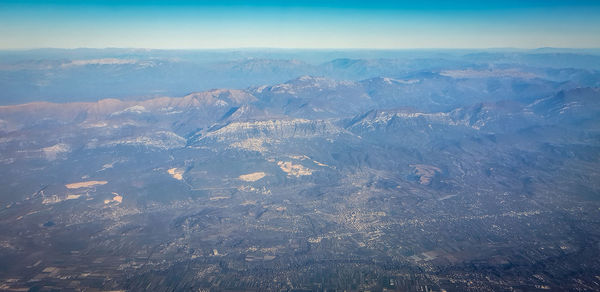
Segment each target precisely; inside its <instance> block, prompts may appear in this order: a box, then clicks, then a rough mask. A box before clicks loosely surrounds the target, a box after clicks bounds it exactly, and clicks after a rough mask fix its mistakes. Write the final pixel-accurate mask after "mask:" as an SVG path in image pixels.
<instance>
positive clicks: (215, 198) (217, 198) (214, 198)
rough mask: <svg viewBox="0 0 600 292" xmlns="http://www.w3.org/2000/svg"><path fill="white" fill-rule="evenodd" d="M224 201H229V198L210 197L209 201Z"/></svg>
mask: <svg viewBox="0 0 600 292" xmlns="http://www.w3.org/2000/svg"><path fill="white" fill-rule="evenodd" d="M225 199H229V197H227V196H217V197H211V198H210V200H211V201H218V200H225Z"/></svg>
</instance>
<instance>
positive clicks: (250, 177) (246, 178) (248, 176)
mask: <svg viewBox="0 0 600 292" xmlns="http://www.w3.org/2000/svg"><path fill="white" fill-rule="evenodd" d="M265 175H266V174H265V173H264V172H262V171H260V172H253V173H249V174H243V175H240V176H239V179H241V180H243V181H257V180H259V179H261V178H263V177H265Z"/></svg>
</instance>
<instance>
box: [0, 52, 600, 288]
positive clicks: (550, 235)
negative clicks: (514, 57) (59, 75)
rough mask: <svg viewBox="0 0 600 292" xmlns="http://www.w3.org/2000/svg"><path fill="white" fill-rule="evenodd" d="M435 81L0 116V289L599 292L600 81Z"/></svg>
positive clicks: (12, 111) (452, 76) (263, 89)
mask: <svg viewBox="0 0 600 292" xmlns="http://www.w3.org/2000/svg"><path fill="white" fill-rule="evenodd" d="M479 57H481V58H484V57H485V56H483V55H481V56H479ZM103 62H108V61H106V60H104V61H103ZM111 62H112V63H115V61H114V60H113V61H111ZM356 62H358V61H356ZM356 62H355V61H351V60H346V61H340V60H338V61H333V62H331V63H328V64H326V65H322V66H324V68H329V67H333V66H337V67H336V68H338V67H339V66H345V67H349V68H354V67H353V66H359V65H360V64H362V65H360V66H363V67H361V68H363V69H364V68H371V67H369V66H375V65H373V62H374V61H371V63H368V62H367V63H360V64H357V63H356ZM365 62H366V61H365ZM380 62H381V60H380ZM387 62H388V63H387V64H389V62H392V61H387ZM396 62H399V61H396ZM112 63H111V64H112ZM277 64H279V65H281V64H280V63H277ZM286 64H288V63H286ZM299 64H302V63H300V62H297V63H292V65H294V66H295V65H299ZM365 64H366V65H365ZM401 64H402V66H405V68H410V64H408V63H401ZM83 65H85V64H83ZM83 65H82V64H73V65H72V66H83ZM88 65H89V64H88ZM119 65H131V64H129V63H122V62H121V63H119ZM367 65H368V66H367ZM438 65H439V66H442V65H443V66H445V67H446V68H448V69H445V70H438V71H437V72H429V73H427V74H425V73H423V72H420V73H415V72H412V73H403V74H394V78H392V77H384V76H385V75H383V76H379V77H374V78H367V79H362V80H352V78H347V79H344V78H335V79H334V78H327V77H315V76H310V75H302V76H300V77H297V78H293V79H291V80H289V81H286V82H282V83H276V84H270V85H262V86H251V87H248V88H246V89H242V90H240V89H217V90H209V91H202V92H196V93H191V94H188V95H185V96H183V97H158V98H152V99H144V100H131V99H126V100H118V99H102V100H99V101H91V102H69V103H50V102H34V103H26V104H19V105H6V106H0V154H1V155H0V205H1V206H0V289H1V290H17V289H30V288H31V289H34V290H38V291H39V290H42V291H45V290H52V289H60V290H84V289H86V290H89V291H95V290H152V291H172V290H190V289H192V290H199V289H213V290H315V291H318V290H325V289H337V290H385V289H387V290H400V291H464V290H473V291H511V290H512V291H515V290H516V291H537V290H545V289H550V290H555V291H564V290H588V291H589V290H600V249H599V248H600V232H599V230H600V201H599V198H600V89H598V87H597V85H598V79H595V77H593V78H591V79H589V78H588V79H586V78H580V79H577V78H575V77H572V76H573V75H569V76H570V77H567V78H563V79H570V80H571V81H569V82H567V81H564V80H558V79H556V78H551V77H550V76H549V74H546V73H544V74H546V75H543V74H540V70H537V69H535V70H534V69H530V70H521V69H519V68H517V69H515V68H504V69H488V68H484V69H482V68H477V67H473V68H468V69H464V68H461V69H456V68H454V67H453V66H451V65H448V64H445V63H442V64H441V65H440V64H438ZM61 66H62V65H61ZM64 66H67V65H64ZM236 66H237V65H236ZM244 66H246V67H243V69H240V70H241V71H242V72H248V70H250V69H248V68H251V69H252V70H265V68H272V64H270V63H269V64H267V65H257V64H250V63H246V64H244ZM328 66H329V67H328ZM365 66H366V67H365ZM397 66H398V67H400V65H397ZM322 70H325V69H322ZM332 70H333V69H332ZM365 70H366V69H365ZM406 70H408V69H406ZM556 70H558V69H556ZM573 70H575V69H573ZM566 71H568V70H567V69H564V70H563V71H562V72H561V73H560V74H567V73H565V72H566ZM343 72H345V73H344V74H346V77H348V76H349V75H352V74H353V73H352V72H353V71H351V70H346V71H343ZM546 72H550V71H546ZM578 72H580V73H581V72H584V71H578ZM586 72H587V73H586V74H587V75H586V76H588V77H589V76H597V74H598V73H597V72H596V71H586ZM396 73H397V72H396ZM340 74H341V73H340ZM560 74H559V73H556V74H554V75H553V76H558V75H560ZM341 75H343V74H341ZM398 75H403V76H398ZM542 75H543V76H542ZM353 76H354V75H353ZM341 77H344V76H341Z"/></svg>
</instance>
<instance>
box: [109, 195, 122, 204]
mask: <svg viewBox="0 0 600 292" xmlns="http://www.w3.org/2000/svg"><path fill="white" fill-rule="evenodd" d="M112 194H113V195H115V196H114V197H113V198H112V200H104V204H110V203H112V202H116V203H117V204H121V203H122V202H123V196H121V195H119V194H117V193H112Z"/></svg>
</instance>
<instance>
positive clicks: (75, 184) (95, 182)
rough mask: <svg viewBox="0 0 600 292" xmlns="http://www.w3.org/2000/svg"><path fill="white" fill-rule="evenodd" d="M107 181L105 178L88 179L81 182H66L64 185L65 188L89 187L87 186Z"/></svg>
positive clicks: (103, 183) (102, 183)
mask: <svg viewBox="0 0 600 292" xmlns="http://www.w3.org/2000/svg"><path fill="white" fill-rule="evenodd" d="M107 183H108V182H107V181H105V180H90V181H82V182H76V183H71V184H66V185H65V187H67V189H80V188H89V187H93V186H98V185H105V184H107Z"/></svg>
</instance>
